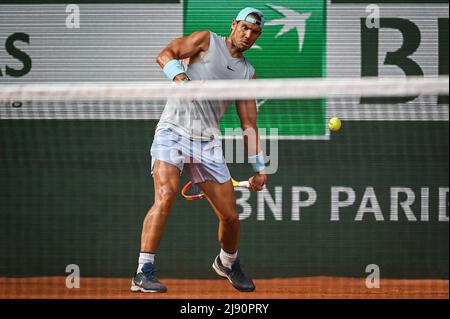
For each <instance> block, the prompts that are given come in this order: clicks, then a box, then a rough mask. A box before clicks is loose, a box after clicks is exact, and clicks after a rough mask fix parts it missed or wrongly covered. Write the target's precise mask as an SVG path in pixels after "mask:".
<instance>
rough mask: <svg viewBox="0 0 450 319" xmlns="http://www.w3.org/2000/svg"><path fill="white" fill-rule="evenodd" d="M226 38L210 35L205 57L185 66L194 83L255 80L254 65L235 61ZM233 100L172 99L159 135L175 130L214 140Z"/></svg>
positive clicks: (160, 123)
mask: <svg viewBox="0 0 450 319" xmlns="http://www.w3.org/2000/svg"><path fill="white" fill-rule="evenodd" d="M225 40H226V37H223V36H219V35H217V34H215V33H213V32H210V44H209V49H208V51H207V52H206V53H205V54H204V56H203V57H202V58H201V59H199V60H198V61H197V62H195V63H194V64H189V65H187V66H185V69H186V74H187V75H188V76H189V78H190V79H191V80H193V81H195V80H234V79H239V80H244V79H252V78H253V76H254V74H255V69H254V68H253V66H252V65H251V64H250V63H249V62H248V61H247V60H246V59H245V58H244V57H241V58H233V57H232V56H231V54H230V51H229V50H228V47H227V44H226V42H225ZM231 102H232V101H224V100H221V101H219V100H201V101H195V100H193V101H186V100H179V99H169V100H168V101H167V104H166V106H165V108H164V111H163V113H162V115H161V118H160V120H159V123H158V125H157V127H156V132H158V131H159V130H161V129H163V128H172V129H173V130H175V131H176V132H178V133H180V134H181V135H183V136H186V137H189V138H191V139H195V140H211V139H213V138H214V137H217V136H218V135H220V127H219V125H220V118H221V117H222V115H223V114H224V113H225V111H226V110H227V108H228V107H229V105H230V104H231Z"/></svg>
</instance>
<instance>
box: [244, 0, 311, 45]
mask: <svg viewBox="0 0 450 319" xmlns="http://www.w3.org/2000/svg"><path fill="white" fill-rule="evenodd" d="M266 6H268V7H269V8H271V9H273V10H275V11H277V12H279V13H280V14H282V15H283V17H282V18H275V19H273V20H271V21H268V22H266V24H265V25H266V27H267V26H282V28H281V30H280V31H279V32H278V33H277V35H276V36H275V38H279V37H280V36H283V35H285V34H287V33H288V32H290V31H291V30H295V31H296V32H297V37H298V51H299V52H301V51H302V48H303V42H304V39H305V34H306V33H305V32H306V22H307V21H308V19H309V18H310V17H311V14H312V13H311V12H306V13H301V12H297V11H295V10H293V9H290V8H287V7H282V6H277V5H273V4H266ZM253 48H254V49H262V48H261V47H260V46H259V45H255V46H254V47H253Z"/></svg>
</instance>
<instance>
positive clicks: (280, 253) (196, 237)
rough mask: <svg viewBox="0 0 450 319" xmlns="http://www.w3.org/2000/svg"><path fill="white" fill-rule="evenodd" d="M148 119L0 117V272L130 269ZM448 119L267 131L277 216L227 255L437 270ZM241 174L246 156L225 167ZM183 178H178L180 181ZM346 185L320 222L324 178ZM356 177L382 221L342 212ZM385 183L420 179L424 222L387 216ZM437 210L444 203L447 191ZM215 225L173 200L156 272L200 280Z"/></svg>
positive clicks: (326, 266) (144, 202) (193, 205)
mask: <svg viewBox="0 0 450 319" xmlns="http://www.w3.org/2000/svg"><path fill="white" fill-rule="evenodd" d="M155 124H156V122H154V121H80V120H78V121H69V120H67V121H55V120H51V121H47V120H1V121H0V256H1V262H0V276H44V275H64V271H65V267H66V265H67V264H72V263H75V264H78V265H79V266H80V268H81V276H106V277H109V276H130V275H131V274H132V273H133V272H134V271H135V267H136V262H137V254H138V251H139V239H140V230H141V225H142V220H143V218H144V216H145V213H146V211H147V209H148V207H149V205H151V202H152V193H153V186H152V179H151V177H150V176H149V173H148V170H149V163H150V157H149V148H150V145H151V142H152V138H153V133H154V127H155ZM448 128H449V127H448V122H344V128H343V130H342V131H341V132H339V133H337V134H333V135H332V138H331V140H330V141H297V142H292V141H280V142H279V149H280V158H279V162H280V169H279V171H278V173H277V174H276V175H275V176H271V177H270V179H269V183H268V187H269V190H270V192H271V194H272V196H274V186H282V187H283V213H282V214H283V215H282V216H283V219H282V221H275V220H274V217H273V215H272V213H271V211H270V210H269V209H268V208H267V207H266V215H265V220H264V221H258V220H257V217H256V216H257V215H256V195H255V194H254V193H253V194H252V197H251V200H250V203H251V204H252V208H253V212H252V214H251V216H250V217H249V218H248V219H245V220H243V221H242V244H241V248H240V255H241V257H242V260H243V263H244V264H245V265H246V269H248V271H249V272H250V273H251V274H252V275H253V276H254V277H255V278H262V277H279V276H306V275H343V276H364V275H365V272H364V271H365V267H366V265H368V264H372V263H375V264H378V265H379V266H380V268H381V276H384V277H408V278H413V277H418V278H428V277H430V278H448V248H449V247H448V236H449V232H448V229H449V228H448V222H439V221H438V202H439V199H438V188H439V187H448V179H449V178H448V155H449V154H448V152H449V140H448V133H449V129H448ZM230 170H231V171H232V173H233V175H234V176H236V177H238V178H244V177H245V176H248V175H249V174H250V173H251V171H250V168H249V165H246V164H233V165H230ZM183 181H185V180H183ZM292 186H310V187H313V188H314V189H315V190H316V191H317V197H318V198H317V202H316V204H315V205H314V206H312V207H309V208H305V209H303V211H302V215H301V220H300V221H292V220H291V217H290V215H291V195H290V192H291V187H292ZM331 186H349V187H352V188H353V189H354V190H355V192H356V202H355V205H353V206H351V207H348V208H343V209H342V213H341V220H340V221H330V209H331V208H330V206H331V203H330V187H331ZM366 186H373V187H374V188H375V191H376V194H377V199H378V201H379V204H380V207H381V209H382V212H383V215H384V218H385V221H381V222H376V221H374V218H373V216H371V214H367V216H365V218H364V219H363V221H360V222H358V221H355V220H354V218H355V215H356V211H357V209H358V207H359V204H360V202H361V198H362V195H363V193H364V190H365V187H366ZM391 186H404V187H410V188H412V189H413V190H414V192H415V194H416V203H415V204H414V205H413V206H412V208H413V212H414V213H415V215H416V216H418V217H420V187H429V189H430V221H428V222H424V221H420V218H419V221H416V222H409V221H407V220H406V217H405V215H404V213H402V212H401V210H400V215H399V216H400V217H399V221H397V222H395V221H390V220H389V212H390V196H389V188H390V187H391ZM447 215H448V200H447ZM216 238H217V221H216V219H215V216H214V214H213V212H212V210H211V209H210V208H209V206H208V204H207V202H205V201H201V202H186V201H184V200H183V199H181V198H179V199H178V200H177V202H176V205H175V208H174V210H173V212H172V215H171V218H170V221H169V223H168V225H167V229H166V233H165V236H164V238H163V242H162V246H161V248H160V250H159V252H158V256H157V258H158V259H157V260H158V261H157V263H158V268H160V269H161V272H160V276H161V277H189V278H191V277H198V278H208V277H213V276H214V275H213V273H212V272H211V270H210V264H211V262H212V260H213V258H214V256H215V254H216V253H217V252H218V249H219V246H218V244H217V239H216Z"/></svg>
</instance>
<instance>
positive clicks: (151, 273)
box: [142, 263, 157, 281]
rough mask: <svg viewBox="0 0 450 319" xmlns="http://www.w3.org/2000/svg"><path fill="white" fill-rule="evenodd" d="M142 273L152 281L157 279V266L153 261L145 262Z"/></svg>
mask: <svg viewBox="0 0 450 319" xmlns="http://www.w3.org/2000/svg"><path fill="white" fill-rule="evenodd" d="M142 273H143V274H144V276H145V278H146V279H148V280H150V281H156V280H157V279H156V275H155V274H156V270H155V266H154V265H153V264H152V263H145V264H144V266H142Z"/></svg>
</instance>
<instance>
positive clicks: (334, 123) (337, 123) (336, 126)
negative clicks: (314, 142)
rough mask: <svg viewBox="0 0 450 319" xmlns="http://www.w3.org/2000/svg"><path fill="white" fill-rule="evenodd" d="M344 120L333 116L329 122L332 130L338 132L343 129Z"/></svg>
mask: <svg viewBox="0 0 450 319" xmlns="http://www.w3.org/2000/svg"><path fill="white" fill-rule="evenodd" d="M341 126H342V122H341V120H340V119H339V118H338V117H332V118H331V119H330V121H329V122H328V127H329V129H330V131H333V132H336V131H339V130H340V129H341Z"/></svg>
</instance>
